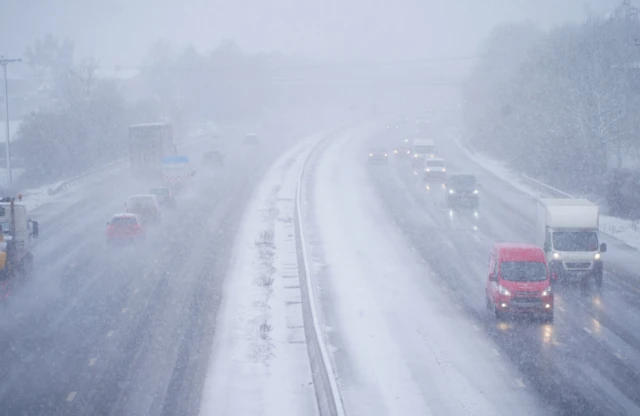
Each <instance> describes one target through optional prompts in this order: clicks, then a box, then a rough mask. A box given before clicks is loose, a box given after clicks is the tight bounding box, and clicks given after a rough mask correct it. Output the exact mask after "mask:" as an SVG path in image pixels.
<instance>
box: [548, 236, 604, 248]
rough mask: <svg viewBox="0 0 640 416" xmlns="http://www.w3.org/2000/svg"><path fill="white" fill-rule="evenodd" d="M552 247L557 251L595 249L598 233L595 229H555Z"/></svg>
mask: <svg viewBox="0 0 640 416" xmlns="http://www.w3.org/2000/svg"><path fill="white" fill-rule="evenodd" d="M553 248H554V250H557V251H597V250H598V233H596V232H595V231H556V232H554V233H553Z"/></svg>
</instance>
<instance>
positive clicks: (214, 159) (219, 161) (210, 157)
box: [202, 150, 225, 166]
mask: <svg viewBox="0 0 640 416" xmlns="http://www.w3.org/2000/svg"><path fill="white" fill-rule="evenodd" d="M224 159H225V155H224V154H222V152H220V151H219V150H210V151H208V152H205V153H204V155H202V163H203V164H204V165H208V166H224Z"/></svg>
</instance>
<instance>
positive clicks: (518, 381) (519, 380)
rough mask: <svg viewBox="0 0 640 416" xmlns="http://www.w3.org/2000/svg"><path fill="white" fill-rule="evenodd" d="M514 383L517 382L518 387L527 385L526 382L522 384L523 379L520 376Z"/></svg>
mask: <svg viewBox="0 0 640 416" xmlns="http://www.w3.org/2000/svg"><path fill="white" fill-rule="evenodd" d="M516 384H517V385H518V387H520V388H524V387H527V386H526V384H524V381H522V379H521V378H517V379H516Z"/></svg>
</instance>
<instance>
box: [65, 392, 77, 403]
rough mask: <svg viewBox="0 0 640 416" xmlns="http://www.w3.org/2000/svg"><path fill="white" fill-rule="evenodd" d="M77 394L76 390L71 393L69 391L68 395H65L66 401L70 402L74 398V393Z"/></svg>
mask: <svg viewBox="0 0 640 416" xmlns="http://www.w3.org/2000/svg"><path fill="white" fill-rule="evenodd" d="M77 394H78V392H77V391H72V392H71V393H69V395H68V396H67V401H68V402H72V401H73V399H75V398H76V395H77Z"/></svg>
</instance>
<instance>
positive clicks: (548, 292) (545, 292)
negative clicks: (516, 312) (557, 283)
mask: <svg viewBox="0 0 640 416" xmlns="http://www.w3.org/2000/svg"><path fill="white" fill-rule="evenodd" d="M540 295H541V296H551V286H549V287H548V288H546V289H545V290H543V291H542V293H541V294H540Z"/></svg>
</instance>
